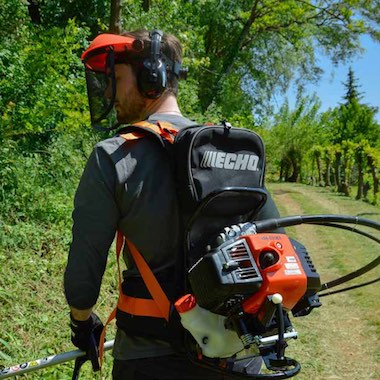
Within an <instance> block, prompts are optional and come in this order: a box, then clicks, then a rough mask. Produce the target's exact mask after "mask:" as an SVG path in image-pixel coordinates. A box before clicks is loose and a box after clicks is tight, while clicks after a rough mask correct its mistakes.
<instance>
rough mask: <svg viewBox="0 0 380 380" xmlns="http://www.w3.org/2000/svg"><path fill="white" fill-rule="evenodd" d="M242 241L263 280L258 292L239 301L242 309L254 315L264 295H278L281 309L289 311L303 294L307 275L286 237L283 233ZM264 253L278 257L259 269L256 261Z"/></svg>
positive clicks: (257, 236) (263, 235)
mask: <svg viewBox="0 0 380 380" xmlns="http://www.w3.org/2000/svg"><path fill="white" fill-rule="evenodd" d="M243 238H244V239H245V240H246V241H247V244H248V246H249V248H250V250H251V252H252V255H253V257H254V259H255V261H256V264H257V266H258V268H259V270H260V272H261V276H262V278H263V283H262V286H261V288H260V290H259V291H258V292H256V293H255V294H253V295H252V296H251V297H250V298H248V299H246V300H245V301H244V302H243V310H244V311H245V312H246V313H249V314H257V313H258V312H259V310H260V308H261V306H262V305H263V304H264V303H265V301H266V299H267V296H270V295H273V294H275V293H279V294H281V295H282V298H283V302H282V303H283V306H284V308H285V309H288V310H291V309H292V308H293V307H294V305H295V304H296V303H297V302H298V301H299V300H300V299H301V297H302V296H303V295H304V294H305V292H306V286H307V276H306V274H305V272H304V270H303V267H302V263H301V261H300V259H299V258H298V255H297V253H296V252H295V251H294V248H293V246H292V244H291V242H290V240H289V238H288V237H287V236H286V235H283V234H257V235H247V236H243ZM265 252H271V253H273V255H274V256H275V257H276V258H277V256H278V260H277V262H275V263H274V264H273V265H271V266H269V267H267V268H265V269H263V268H261V266H260V259H259V258H260V255H262V254H263V253H265ZM276 254H277V255H276Z"/></svg>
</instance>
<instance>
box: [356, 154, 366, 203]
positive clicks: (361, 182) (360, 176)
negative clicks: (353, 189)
mask: <svg viewBox="0 0 380 380" xmlns="http://www.w3.org/2000/svg"><path fill="white" fill-rule="evenodd" d="M356 160H357V161H356V163H357V164H358V191H357V193H356V199H362V197H363V186H364V173H363V157H362V155H361V152H359V153H358V154H357V155H356Z"/></svg>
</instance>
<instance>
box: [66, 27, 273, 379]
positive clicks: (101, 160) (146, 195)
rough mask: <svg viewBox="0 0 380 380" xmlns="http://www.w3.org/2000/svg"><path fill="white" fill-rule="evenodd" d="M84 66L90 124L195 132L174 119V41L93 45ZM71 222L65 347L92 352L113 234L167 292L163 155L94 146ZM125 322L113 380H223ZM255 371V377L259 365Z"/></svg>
mask: <svg viewBox="0 0 380 380" xmlns="http://www.w3.org/2000/svg"><path fill="white" fill-rule="evenodd" d="M83 58H84V62H85V65H86V70H87V88H88V92H89V102H90V111H91V117H92V122H93V124H99V123H100V122H101V121H102V120H103V119H104V118H105V116H107V115H109V113H110V111H111V109H112V108H114V110H115V111H116V115H117V120H118V122H119V123H121V124H130V123H135V122H138V121H141V120H147V121H149V122H151V123H157V122H159V121H161V122H170V123H171V124H172V125H173V126H175V128H177V129H181V128H184V127H186V126H190V125H194V124H195V123H194V122H192V121H191V120H189V119H187V118H185V117H183V116H182V114H181V111H180V109H179V107H178V104H177V91H178V79H179V77H180V76H181V66H180V64H181V62H182V49H181V45H180V43H179V41H178V40H177V39H176V38H175V37H174V36H171V35H166V34H163V35H162V34H161V32H159V31H153V32H151V33H149V32H147V31H145V30H143V31H136V32H130V33H124V34H123V35H122V36H118V35H100V36H98V37H97V38H96V39H95V40H94V41H93V43H92V44H91V45H90V47H89V49H87V50H86V52H85V53H84V54H83ZM102 76H103V77H102ZM99 107H100V108H99ZM270 216H271V217H275V216H278V213H277V210H276V208H275V206H274V204H273V202H272V201H271V199H269V201H268V202H267V204H266V206H265V207H264V208H263V209H262V211H261V215H260V217H261V218H266V217H270ZM73 219H74V225H73V241H72V244H71V248H70V253H69V258H68V263H67V268H66V271H65V281H64V286H65V294H66V298H67V302H68V304H69V305H70V310H71V314H70V315H71V328H72V331H73V334H72V341H73V343H74V344H75V345H76V346H77V347H79V348H81V349H82V350H85V351H88V350H89V347H90V345H91V344H92V343H91V342H93V341H94V340H95V341H99V336H100V331H101V329H102V324H101V322H100V320H99V319H98V318H97V317H96V315H95V314H94V313H93V312H92V308H93V306H94V305H95V304H96V301H97V298H98V295H99V290H100V285H101V280H102V276H103V273H104V270H105V266H106V261H107V256H108V251H109V248H110V245H111V243H112V241H113V239H114V236H115V232H116V231H117V230H120V231H122V233H123V235H125V236H127V237H128V239H130V240H131V241H132V242H133V243H134V245H135V246H136V247H138V249H139V251H140V252H141V253H142V254H143V256H144V258H145V260H146V261H147V262H148V264H149V267H150V268H151V269H152V270H153V272H154V273H155V274H156V275H157V278H158V279H159V280H160V281H161V280H162V283H164V285H165V284H166V288H167V289H172V284H173V281H174V279H173V278H172V277H173V276H172V274H173V272H174V270H173V268H175V263H176V253H177V252H180V249H181V246H182V242H181V239H180V227H179V225H180V223H179V220H180V215H179V212H178V205H177V197H176V192H175V185H174V179H173V175H172V170H171V166H170V161H169V159H168V156H167V154H166V152H165V150H164V149H162V147H161V146H159V144H157V143H156V142H155V141H153V140H152V139H149V138H142V139H130V140H128V141H126V140H125V138H123V137H121V136H120V135H116V136H115V137H113V138H110V139H107V140H105V141H102V142H100V143H99V144H97V145H96V146H95V149H94V151H93V152H92V155H91V157H90V158H89V161H88V163H87V165H86V168H85V170H84V173H83V175H82V178H81V181H80V184H79V187H78V189H77V192H76V196H75V209H74V212H73ZM124 258H125V260H126V262H127V267H128V270H127V271H125V272H124V273H123V277H124V283H123V291H124V292H126V293H128V292H130V293H131V294H133V295H140V296H141V294H139V293H144V291H145V290H142V288H143V287H144V285H143V284H142V281H141V277H140V275H139V273H138V271H137V269H136V267H135V265H134V262H133V260H132V259H131V257H130V255H129V252H128V250H126V251H125V252H124ZM164 288H165V286H164ZM142 296H144V294H142ZM145 296H146V295H145ZM146 298H149V295H148V297H146ZM143 318H144V317H143ZM125 319H127V326H129V322H130V323H134V322H135V321H136V320H137V321H139V318H134V316H133V315H132V316H131V315H128V314H125V313H124V314H123V313H118V319H117V324H118V326H119V328H118V330H117V334H116V339H115V344H114V350H113V356H114V359H115V360H114V368H113V378H114V379H128V380H132V379H169V378H171V379H202V378H207V379H221V378H223V376H221V375H220V374H217V373H214V372H212V371H209V370H205V369H202V368H201V367H198V366H196V365H194V364H192V363H190V362H189V361H188V359H187V358H186V356H185V355H184V354H181V353H178V352H175V350H174V349H173V347H172V345H171V344H170V343H169V342H168V340H167V339H166V340H165V339H164V338H163V337H162V338H161V337H160V331H161V330H160V329H158V330H157V331H154V330H155V326H156V325H155V324H154V322H153V321H151V319H152V318H150V319H149V320H148V321H142V322H141V323H142V324H141V326H142V327H141V329H140V330H138V329H137V330H133V329H134V327H133V328H129V330H128V329H127V330H128V331H127V332H126V331H125V329H124V328H123V327H122V328H120V326H124V325H123V323H124V322H123V321H124V320H125ZM128 321H129V322H128ZM144 323H145V324H144ZM133 326H134V325H133ZM139 326H140V325H139ZM151 326H153V327H151ZM164 329H165V327H164ZM131 330H132V331H131ZM162 331H164V330H162ZM164 333H165V331H164ZM91 339H92V340H91ZM255 365H256V368H255V371H257V370H258V368H257V367H260V362H259V363H256V364H255Z"/></svg>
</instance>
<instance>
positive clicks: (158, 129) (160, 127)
mask: <svg viewBox="0 0 380 380" xmlns="http://www.w3.org/2000/svg"><path fill="white" fill-rule="evenodd" d="M132 126H136V127H141V128H142V129H150V130H151V131H153V132H154V133H156V134H158V135H160V136H162V137H163V138H164V139H165V140H167V141H169V142H170V143H171V144H172V143H173V142H174V138H175V136H176V134H177V133H178V130H177V129H175V128H174V127H173V125H172V124H170V123H168V122H166V121H158V122H157V125H156V124H153V123H149V122H148V121H140V122H138V123H135V124H133V125H132ZM120 136H121V137H123V138H124V139H125V140H137V139H140V138H142V137H144V132H135V131H133V132H128V133H125V134H122V135H120Z"/></svg>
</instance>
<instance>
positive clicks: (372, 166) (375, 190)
mask: <svg viewBox="0 0 380 380" xmlns="http://www.w3.org/2000/svg"><path fill="white" fill-rule="evenodd" d="M368 165H369V167H370V169H371V174H372V180H373V203H374V204H376V202H377V197H378V193H379V182H380V179H379V172H378V169H377V167H376V165H375V161H374V159H373V158H372V157H370V156H368Z"/></svg>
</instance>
